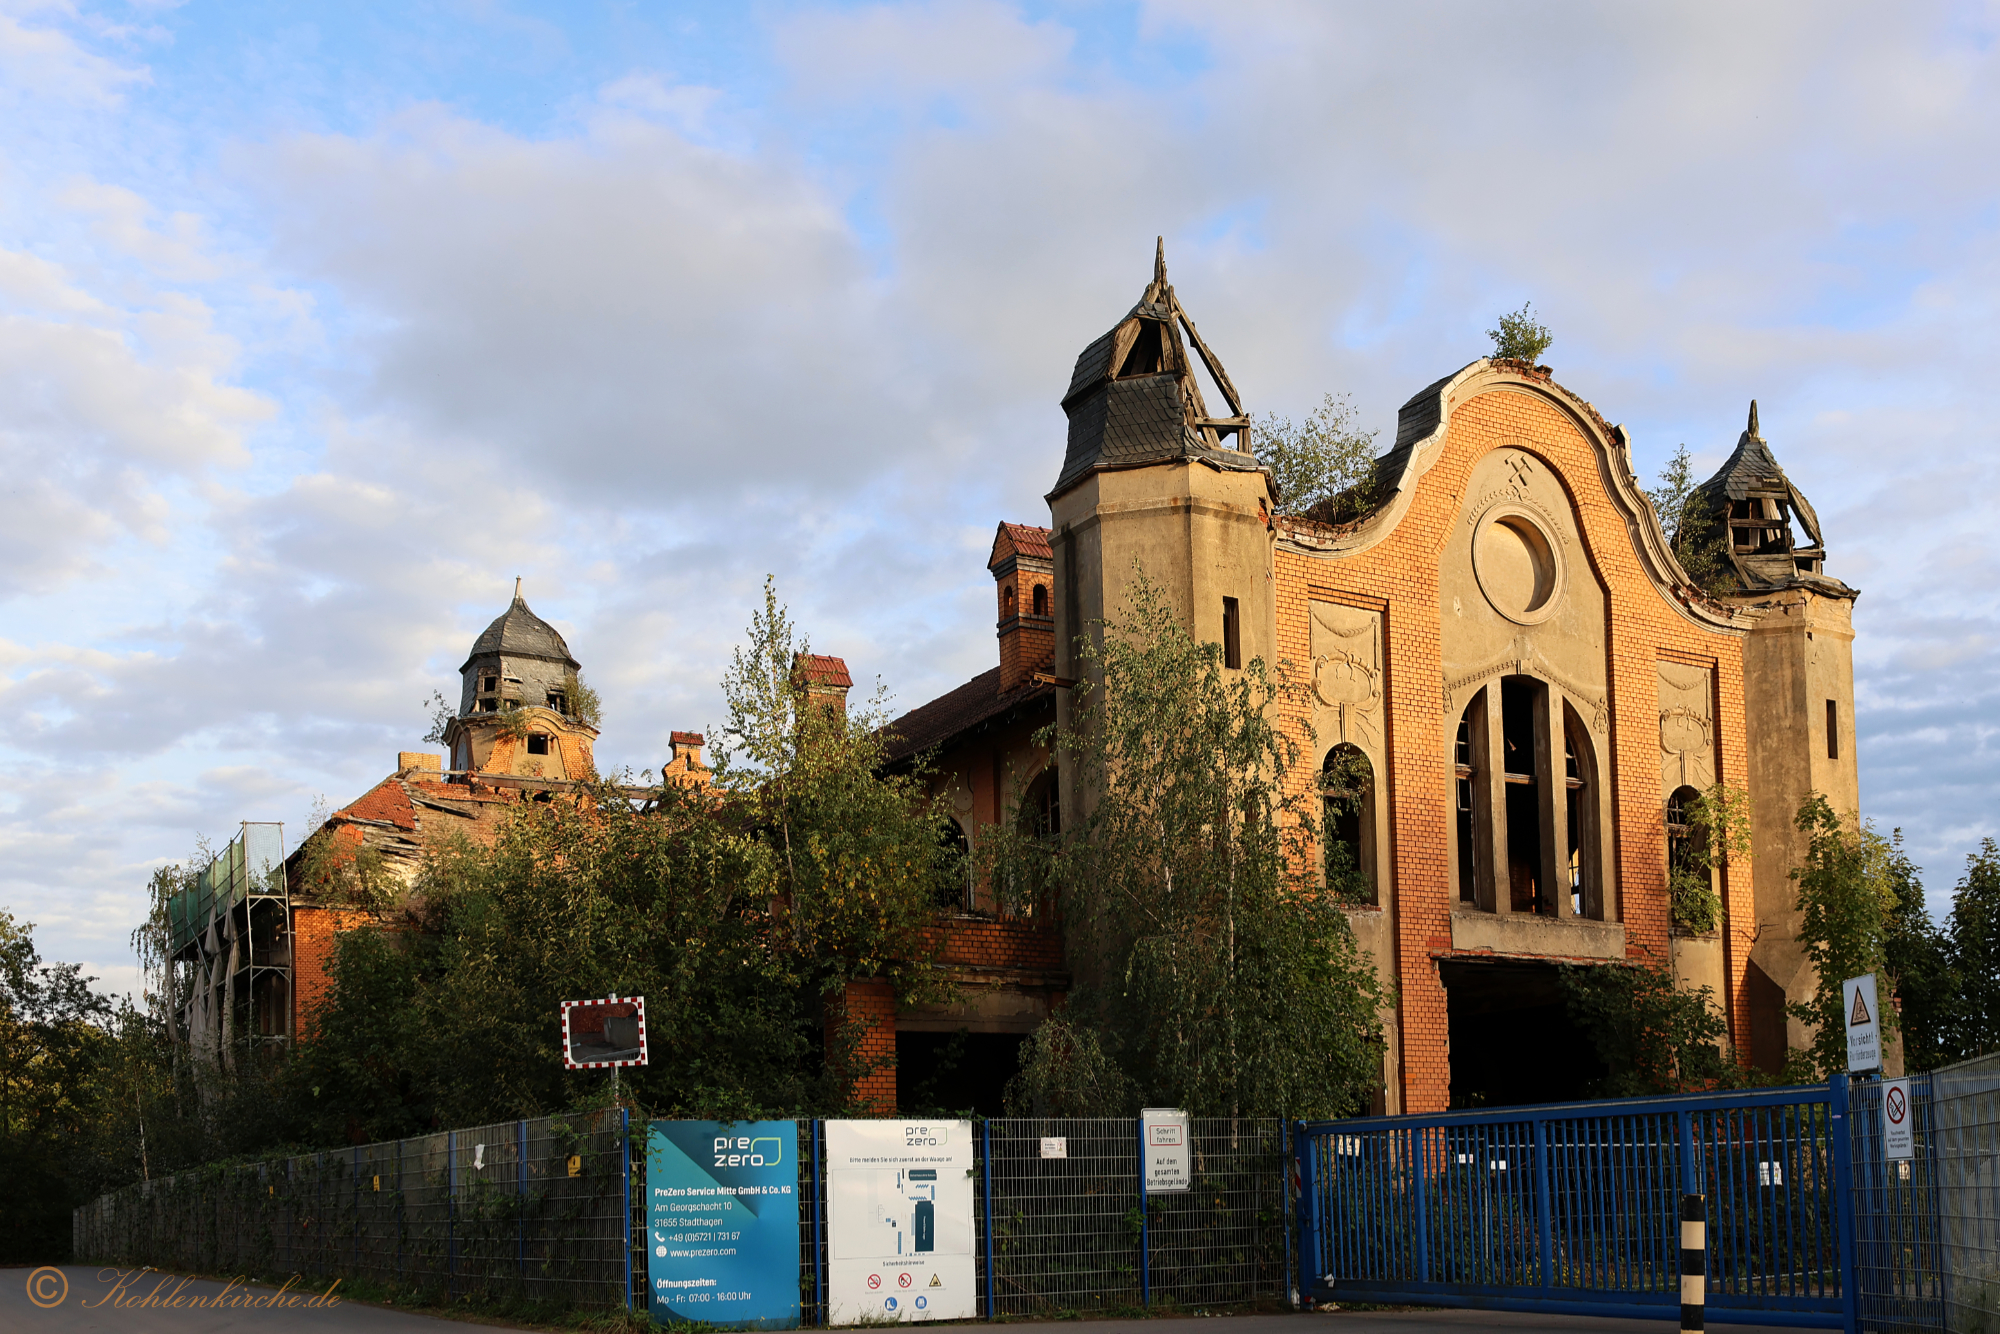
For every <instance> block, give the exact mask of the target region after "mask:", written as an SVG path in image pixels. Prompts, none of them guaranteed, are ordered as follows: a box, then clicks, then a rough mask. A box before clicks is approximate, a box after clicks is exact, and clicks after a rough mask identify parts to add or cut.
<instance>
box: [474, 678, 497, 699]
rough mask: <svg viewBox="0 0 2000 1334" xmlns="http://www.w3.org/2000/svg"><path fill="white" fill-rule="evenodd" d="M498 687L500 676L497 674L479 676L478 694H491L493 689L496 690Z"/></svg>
mask: <svg viewBox="0 0 2000 1334" xmlns="http://www.w3.org/2000/svg"><path fill="white" fill-rule="evenodd" d="M499 688H500V678H499V677H497V676H482V677H480V678H479V693H480V694H482V695H490V694H492V693H493V692H494V691H496V690H498V689H499Z"/></svg>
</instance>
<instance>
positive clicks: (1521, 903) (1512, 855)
mask: <svg viewBox="0 0 2000 1334" xmlns="http://www.w3.org/2000/svg"><path fill="white" fill-rule="evenodd" d="M1542 690H1543V687H1542V685H1541V684H1540V683H1539V682H1537V681H1534V680H1532V679H1530V678H1528V677H1522V676H1509V677H1506V678H1504V679H1502V681H1501V682H1500V738H1501V757H1502V762H1503V764H1504V766H1505V769H1504V772H1505V774H1506V780H1507V784H1506V785H1507V796H1506V802H1507V889H1506V892H1507V896H1508V899H1507V902H1508V907H1509V908H1511V909H1512V910H1513V911H1514V912H1520V913H1532V912H1553V911H1554V910H1555V909H1554V905H1553V904H1552V903H1549V902H1546V901H1545V895H1544V892H1543V891H1544V886H1543V883H1542V811H1541V799H1540V798H1541V794H1540V793H1539V792H1538V791H1536V782H1535V780H1536V777H1537V773H1536V771H1537V770H1538V769H1539V768H1540V767H1541V766H1540V765H1538V764H1537V763H1536V762H1535V761H1536V753H1537V751H1539V750H1540V749H1541V747H1540V746H1538V745H1537V744H1536V742H1537V738H1536V735H1535V733H1536V722H1537V719H1536V715H1537V714H1538V713H1539V712H1540V710H1539V709H1537V708H1536V705H1537V704H1539V703H1540V695H1541V693H1542Z"/></svg>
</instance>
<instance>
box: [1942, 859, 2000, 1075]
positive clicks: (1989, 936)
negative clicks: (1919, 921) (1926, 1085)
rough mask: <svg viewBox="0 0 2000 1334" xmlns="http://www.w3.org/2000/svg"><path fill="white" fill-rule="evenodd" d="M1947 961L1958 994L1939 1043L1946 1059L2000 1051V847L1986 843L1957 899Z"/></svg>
mask: <svg viewBox="0 0 2000 1334" xmlns="http://www.w3.org/2000/svg"><path fill="white" fill-rule="evenodd" d="M1949 930H1950V937H1949V940H1948V942H1947V945H1946V960H1947V964H1948V967H1949V969H1950V972H1951V976H1952V979H1953V993H1954V994H1953V995H1952V997H1951V999H1950V1001H1949V1002H1948V1005H1947V1010H1946V1013H1947V1014H1948V1015H1949V1026H1948V1028H1947V1030H1946V1032H1945V1033H1944V1035H1943V1036H1942V1037H1941V1038H1940V1041H1939V1043H1938V1048H1939V1055H1940V1057H1941V1058H1942V1059H1944V1060H1965V1059H1967V1058H1970V1057H1973V1056H1980V1055H1983V1054H1985V1053H1986V1052H1990V1051H2000V846H1996V845H1995V844H1994V842H1993V840H1992V839H1990V838H1989V839H1983V840H1981V842H1980V844H1979V851H1978V852H1976V853H1974V854H1972V855H1971V856H1969V857H1967V858H1966V859H1965V876H1964V878H1963V879H1961V880H1960V881H1959V882H1958V889H1957V892H1955V893H1954V894H1953V895H1952V901H1951V924H1950V928H1949Z"/></svg>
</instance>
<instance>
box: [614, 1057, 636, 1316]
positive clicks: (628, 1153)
mask: <svg viewBox="0 0 2000 1334" xmlns="http://www.w3.org/2000/svg"><path fill="white" fill-rule="evenodd" d="M611 1073H612V1074H614V1075H615V1074H617V1073H618V1067H617V1066H615V1065H614V1066H612V1067H611ZM618 1171H619V1176H620V1181H619V1184H620V1185H621V1186H623V1187H624V1191H623V1195H624V1202H625V1309H626V1310H628V1311H629V1310H631V1309H632V1109H631V1108H629V1107H620V1108H619V1109H618Z"/></svg>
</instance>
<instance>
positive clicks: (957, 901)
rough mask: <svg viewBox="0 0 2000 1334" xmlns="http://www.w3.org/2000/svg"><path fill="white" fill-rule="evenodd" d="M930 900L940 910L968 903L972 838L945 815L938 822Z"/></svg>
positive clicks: (966, 906) (963, 908) (965, 906)
mask: <svg viewBox="0 0 2000 1334" xmlns="http://www.w3.org/2000/svg"><path fill="white" fill-rule="evenodd" d="M933 883H934V885H935V888H934V889H933V890H932V901H933V902H935V903H936V904H937V906H938V908H939V909H940V910H942V911H944V912H965V911H967V910H968V909H970V908H971V907H972V842H971V840H970V839H968V838H966V836H965V830H964V829H962V828H961V827H960V826H959V823H958V821H956V820H954V819H952V818H951V817H950V816H946V817H945V820H944V823H942V824H940V825H939V826H938V857H937V878H936V880H935V881H934V882H933Z"/></svg>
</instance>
